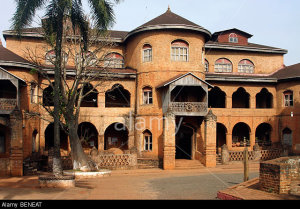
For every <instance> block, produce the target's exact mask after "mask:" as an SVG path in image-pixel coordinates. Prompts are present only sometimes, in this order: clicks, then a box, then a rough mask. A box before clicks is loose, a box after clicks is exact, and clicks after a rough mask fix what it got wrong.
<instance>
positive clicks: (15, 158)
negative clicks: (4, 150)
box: [10, 110, 23, 176]
mask: <svg viewBox="0 0 300 209" xmlns="http://www.w3.org/2000/svg"><path fill="white" fill-rule="evenodd" d="M22 124H23V123H22V113H21V112H20V111H18V110H15V111H14V112H12V113H11V115H10V128H11V131H10V132H11V133H10V170H11V175H12V176H23V133H22Z"/></svg>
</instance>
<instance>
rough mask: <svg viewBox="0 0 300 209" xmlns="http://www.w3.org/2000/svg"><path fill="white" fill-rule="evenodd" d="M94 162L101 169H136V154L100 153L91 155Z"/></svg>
mask: <svg viewBox="0 0 300 209" xmlns="http://www.w3.org/2000/svg"><path fill="white" fill-rule="evenodd" d="M91 159H92V160H93V162H94V163H95V164H96V165H97V166H98V168H99V169H102V168H106V169H110V170H116V169H124V170H125V169H136V168H137V155H136V154H119V155H116V154H99V155H94V156H91Z"/></svg>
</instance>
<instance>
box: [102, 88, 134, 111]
mask: <svg viewBox="0 0 300 209" xmlns="http://www.w3.org/2000/svg"><path fill="white" fill-rule="evenodd" d="M105 107H130V93H129V91H127V90H126V89H124V87H123V86H122V85H121V84H115V85H113V86H112V88H111V89H109V90H107V91H106V92H105Z"/></svg>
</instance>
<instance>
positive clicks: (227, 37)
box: [212, 28, 252, 46]
mask: <svg viewBox="0 0 300 209" xmlns="http://www.w3.org/2000/svg"><path fill="white" fill-rule="evenodd" d="M251 37H252V35H251V34H249V33H246V32H244V31H241V30H239V29H236V28H233V29H229V30H223V31H219V32H215V33H214V34H213V37H212V39H213V41H217V42H219V43H229V44H237V45H244V46H246V45H248V39H249V38H251Z"/></svg>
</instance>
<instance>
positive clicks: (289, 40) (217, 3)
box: [0, 0, 300, 65]
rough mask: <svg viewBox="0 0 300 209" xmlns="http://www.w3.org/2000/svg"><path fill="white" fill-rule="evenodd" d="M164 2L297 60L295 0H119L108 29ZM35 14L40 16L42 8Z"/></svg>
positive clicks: (150, 13)
mask: <svg viewBox="0 0 300 209" xmlns="http://www.w3.org/2000/svg"><path fill="white" fill-rule="evenodd" d="M0 2H1V3H2V4H1V5H0V33H1V40H2V42H3V44H4V45H5V42H4V39H3V37H2V31H4V30H8V29H10V26H11V22H10V20H11V18H12V16H13V14H14V12H15V0H0ZM84 2H87V1H84ZM86 5H87V4H86ZM168 5H170V8H171V11H172V12H174V13H176V14H178V15H180V16H182V17H184V18H186V19H188V20H190V21H192V22H194V23H196V24H198V25H200V26H202V27H204V28H206V29H208V30H209V31H210V32H211V33H214V32H216V31H220V30H225V29H230V28H238V29H240V30H243V31H245V32H248V33H250V34H252V35H253V37H252V38H251V39H250V40H249V42H251V43H256V44H262V45H267V46H273V47H278V48H283V49H287V50H288V51H289V52H288V54H287V55H285V64H286V65H293V64H296V63H300V38H299V37H300V27H299V22H300V12H299V9H300V1H299V0H210V1H207V0H206V1H205V0H123V2H122V3H120V4H119V5H117V6H115V7H114V8H115V15H116V24H115V25H114V27H113V28H112V29H114V30H124V31H131V30H133V29H135V28H136V27H138V26H140V25H142V24H144V23H145V22H147V21H149V20H151V19H153V18H155V17H157V16H159V15H161V14H162V13H164V12H165V11H166V10H167V8H168ZM86 8H87V9H86V11H87V12H89V10H88V6H86ZM37 16H43V11H40V12H38V13H37ZM37 20H39V19H38V18H37ZM36 25H37V23H34V24H33V26H36Z"/></svg>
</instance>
